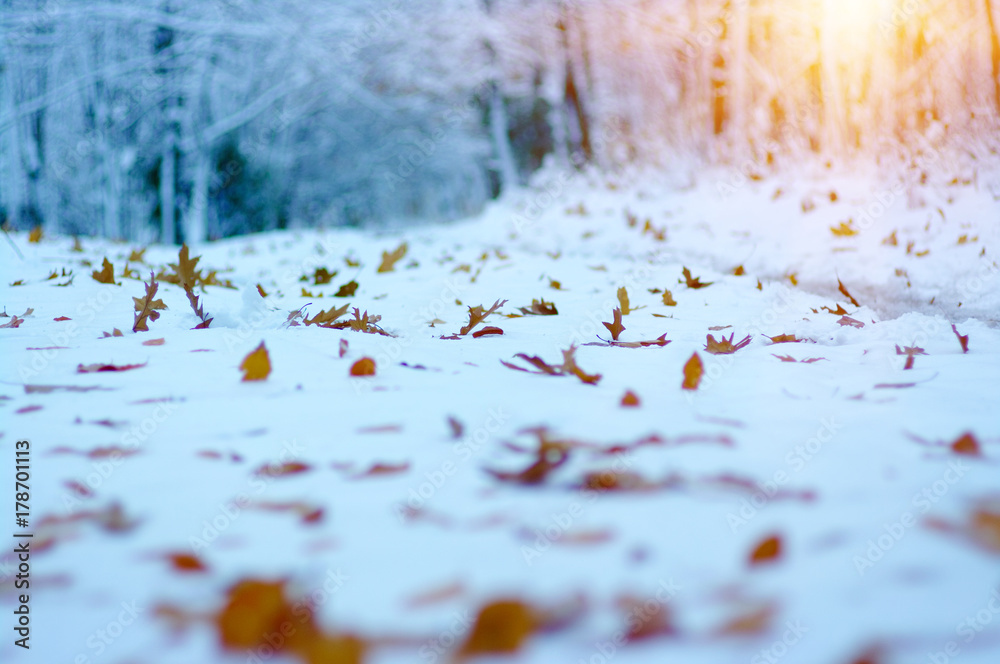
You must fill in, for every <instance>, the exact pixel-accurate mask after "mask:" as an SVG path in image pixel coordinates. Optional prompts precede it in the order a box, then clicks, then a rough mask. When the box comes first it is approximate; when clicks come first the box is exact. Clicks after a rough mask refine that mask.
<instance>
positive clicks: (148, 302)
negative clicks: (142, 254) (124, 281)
mask: <svg viewBox="0 0 1000 664" xmlns="http://www.w3.org/2000/svg"><path fill="white" fill-rule="evenodd" d="M143 285H144V286H145V287H146V295H145V296H144V297H142V298H141V299H140V298H135V297H133V298H132V299H133V300H134V301H135V321H134V322H133V323H132V331H133V332H149V323H150V322H152V321H155V320H156V319H157V318H159V317H160V312H159V311H157V309H166V308H167V306H166V305H165V304H163V300H154V299H153V298H154V297H155V296H156V289H157V288H159V287H160V284H158V283H157V282H156V277H155V276H153V273H152V271H150V273H149V283H144V284H143ZM105 334H107V333H105Z"/></svg>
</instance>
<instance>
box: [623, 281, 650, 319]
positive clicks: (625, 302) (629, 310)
mask: <svg viewBox="0 0 1000 664" xmlns="http://www.w3.org/2000/svg"><path fill="white" fill-rule="evenodd" d="M618 304H620V305H621V307H620V308H621V310H622V315H623V316H628V315H629V314H630V313H632V312H633V311H639V309H645V308H646V307H633V306H630V305H629V301H628V290H626V289H625V287H624V286H622V287H621V288H619V289H618Z"/></svg>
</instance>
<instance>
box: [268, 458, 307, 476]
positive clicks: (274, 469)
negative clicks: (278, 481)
mask: <svg viewBox="0 0 1000 664" xmlns="http://www.w3.org/2000/svg"><path fill="white" fill-rule="evenodd" d="M310 470H312V466H310V465H309V464H308V463H302V462H301V461H286V462H284V463H275V464H272V463H265V464H264V465H263V466H261V467H260V468H258V469H257V470H255V471H254V475H256V476H257V477H285V476H286V475H298V474H299V473H306V472H309V471H310Z"/></svg>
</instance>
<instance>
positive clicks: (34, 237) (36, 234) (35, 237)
mask: <svg viewBox="0 0 1000 664" xmlns="http://www.w3.org/2000/svg"><path fill="white" fill-rule="evenodd" d="M41 241H42V227H41V226H35V227H34V228H32V229H31V231H30V232H29V233H28V242H31V243H32V244H38V243H39V242H41Z"/></svg>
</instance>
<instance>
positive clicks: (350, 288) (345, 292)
mask: <svg viewBox="0 0 1000 664" xmlns="http://www.w3.org/2000/svg"><path fill="white" fill-rule="evenodd" d="M357 290H358V282H356V281H354V280H353V279H352V280H351V281H348V282H347V283H346V284H344V285H343V286H341V287H340V288H339V289H338V290H337V292H336V293H334V294H333V296H334V297H354V294H355V293H356V292H357Z"/></svg>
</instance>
